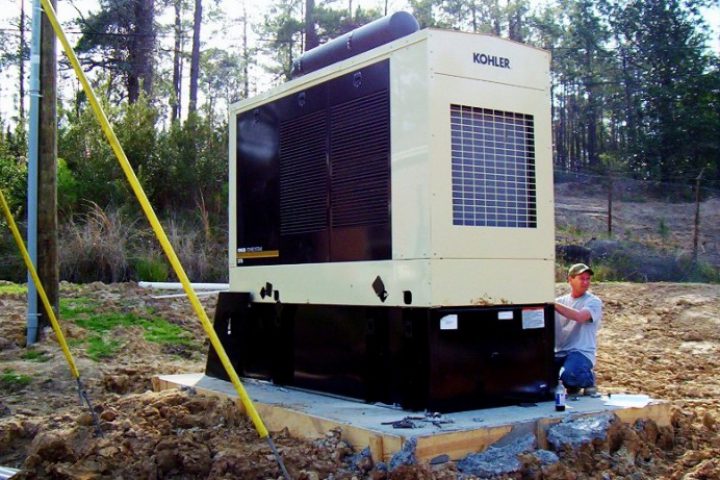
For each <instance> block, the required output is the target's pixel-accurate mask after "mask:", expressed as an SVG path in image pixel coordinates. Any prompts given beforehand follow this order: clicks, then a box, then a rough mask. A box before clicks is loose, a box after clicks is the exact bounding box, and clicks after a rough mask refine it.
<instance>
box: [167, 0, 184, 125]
mask: <svg viewBox="0 0 720 480" xmlns="http://www.w3.org/2000/svg"><path fill="white" fill-rule="evenodd" d="M181 114H182V0H175V50H174V51H173V103H172V114H171V118H170V120H172V121H176V120H180V115H181Z"/></svg>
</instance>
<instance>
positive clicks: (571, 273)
mask: <svg viewBox="0 0 720 480" xmlns="http://www.w3.org/2000/svg"><path fill="white" fill-rule="evenodd" d="M585 272H588V273H589V274H590V275H593V271H592V268H590V267H588V266H587V265H585V264H584V263H576V264H575V265H573V266H572V267H570V268H569V269H568V277H575V276H577V275H580V274H581V273H585Z"/></svg>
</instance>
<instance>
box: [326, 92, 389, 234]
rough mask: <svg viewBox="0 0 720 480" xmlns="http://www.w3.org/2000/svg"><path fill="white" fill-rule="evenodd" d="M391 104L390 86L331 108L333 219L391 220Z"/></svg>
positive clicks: (347, 222)
mask: <svg viewBox="0 0 720 480" xmlns="http://www.w3.org/2000/svg"><path fill="white" fill-rule="evenodd" d="M389 122H390V106H389V95H388V91H387V90H383V91H380V92H377V93H375V94H372V95H368V96H367V97H363V98H360V99H357V100H353V101H350V102H347V103H344V104H341V105H337V106H335V107H333V108H332V109H331V112H330V128H331V131H330V164H331V168H332V173H331V177H332V192H331V205H332V224H333V226H334V227H351V226H358V225H381V224H386V223H389V221H390V219H389V214H390V210H389V203H390V125H389Z"/></svg>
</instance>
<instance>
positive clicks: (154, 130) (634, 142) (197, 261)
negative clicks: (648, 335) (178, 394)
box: [0, 0, 720, 281]
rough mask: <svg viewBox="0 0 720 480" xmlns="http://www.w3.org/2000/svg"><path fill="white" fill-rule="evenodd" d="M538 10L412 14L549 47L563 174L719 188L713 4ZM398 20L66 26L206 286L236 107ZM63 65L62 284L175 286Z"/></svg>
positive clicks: (14, 134)
mask: <svg viewBox="0 0 720 480" xmlns="http://www.w3.org/2000/svg"><path fill="white" fill-rule="evenodd" d="M534 5H535V4H534V3H533V4H532V5H531V3H530V2H529V1H528V0H444V1H440V0H410V1H409V2H408V5H407V10H409V11H410V12H412V13H413V14H414V15H415V17H416V18H417V19H418V20H419V22H420V23H421V26H422V27H435V28H451V29H458V30H464V31H473V32H483V33H491V34H494V35H498V36H501V37H505V38H510V39H513V40H516V41H519V42H523V43H527V44H530V45H534V46H537V47H541V48H544V49H547V50H549V51H551V53H552V58H553V60H552V62H553V63H552V100H553V101H552V106H553V110H552V121H553V135H554V145H555V152H554V162H555V164H556V167H557V168H559V169H562V170H566V171H567V170H569V171H594V172H596V173H599V174H605V175H622V176H626V177H632V178H636V179H639V180H645V181H655V182H658V185H662V182H675V183H678V182H679V183H683V182H687V184H688V185H693V184H694V183H695V180H696V178H697V177H698V176H699V175H701V174H702V181H703V185H705V186H708V187H713V188H720V68H719V67H720V65H719V58H718V55H717V53H716V52H713V51H712V49H711V48H710V47H709V40H710V39H709V35H710V32H709V29H708V26H707V25H706V24H705V22H704V20H703V17H702V11H703V8H709V7H713V8H718V6H717V3H716V1H713V0H686V1H678V0H596V1H589V0H556V1H555V2H550V3H548V4H547V5H543V6H541V7H538V6H534ZM13 6H14V8H17V10H18V14H17V16H16V17H15V18H13V19H12V20H11V21H9V22H5V24H4V25H0V67H2V69H3V70H5V71H6V72H8V71H12V72H16V73H15V74H14V75H15V82H14V86H10V85H7V82H6V84H5V85H3V87H2V90H3V91H4V92H6V93H7V92H8V91H12V98H13V101H14V104H15V105H16V109H15V111H16V112H17V113H16V114H15V115H10V116H8V117H7V118H2V117H0V128H1V129H2V130H1V131H2V133H1V134H0V186H1V187H2V188H3V191H4V192H5V193H6V195H7V196H8V197H9V199H10V201H11V204H12V206H13V210H14V212H15V213H16V215H17V216H18V218H19V219H22V218H23V215H24V202H25V175H26V173H25V172H26V157H27V153H26V151H27V148H26V137H27V126H26V123H27V118H26V110H27V103H28V100H27V97H28V93H27V85H28V78H27V75H28V72H29V36H30V32H29V28H30V18H29V15H30V14H31V13H32V12H30V8H29V4H28V5H24V4H23V2H20V1H17V0H16V1H14V2H13ZM21 7H22V8H21ZM59 8H60V9H62V8H65V9H67V8H71V7H70V6H68V5H67V4H62V3H61V4H60V7H59ZM388 8H389V5H388V3H387V1H385V2H384V3H378V4H377V7H376V8H366V7H361V6H358V5H356V4H355V5H354V4H353V2H352V0H347V2H339V1H337V0H335V1H331V0H328V1H320V0H317V1H316V0H276V1H275V2H273V3H272V5H270V6H269V7H267V9H266V10H264V11H259V10H258V7H257V6H255V4H254V3H253V2H233V3H232V4H228V5H225V4H223V3H222V2H221V3H216V2H203V0H194V1H193V2H189V1H187V0H166V1H164V2H160V1H155V0H113V1H109V0H99V3H98V5H97V9H96V10H94V11H93V12H91V13H89V14H78V16H77V18H75V19H74V20H73V21H72V22H70V23H66V25H65V26H66V29H67V31H68V33H69V34H70V36H71V38H72V39H73V41H74V43H75V47H76V49H77V52H78V55H79V57H80V58H81V61H82V63H83V65H84V68H85V69H86V71H88V72H89V74H90V76H91V79H92V82H93V84H94V87H95V89H96V92H97V93H99V94H100V96H101V97H102V98H103V101H104V103H105V107H106V111H107V113H108V116H109V118H110V120H111V122H112V123H113V125H114V126H115V129H116V132H117V134H118V136H119V138H120V141H121V142H122V144H123V147H124V149H125V151H126V153H127V154H128V157H129V158H130V160H131V162H132V164H133V165H134V167H135V169H136V170H137V172H138V176H139V178H140V179H141V182H142V183H143V185H144V187H145V189H146V191H147V193H148V196H149V197H150V199H151V201H152V202H153V205H154V207H155V208H156V210H157V211H158V212H159V214H160V215H161V217H162V218H164V219H165V223H166V225H167V226H168V228H169V230H170V232H171V237H173V239H174V241H175V242H176V246H178V245H179V246H180V247H181V248H179V250H180V255H181V258H182V259H183V260H184V263H185V264H186V266H187V265H189V266H190V267H189V268H188V269H189V271H190V273H191V277H193V279H194V280H206V279H215V280H218V279H223V278H224V276H225V275H226V266H225V264H226V262H227V260H226V254H225V253H224V248H225V242H226V237H225V235H226V232H227V214H226V209H227V207H226V203H227V120H226V115H225V112H226V108H227V105H228V104H229V103H231V102H233V101H237V100H239V99H242V98H247V97H249V96H252V95H254V94H255V93H257V92H259V91H263V90H266V89H267V88H269V87H270V86H272V85H274V84H279V83H282V82H284V81H286V80H287V79H288V77H289V72H290V69H291V65H292V61H293V59H295V58H297V57H298V56H299V55H300V54H301V53H302V52H303V51H304V50H307V49H310V48H312V47H314V46H316V45H318V44H320V43H323V42H324V41H326V40H328V39H330V38H333V37H336V36H338V35H340V34H342V33H344V32H347V31H349V30H352V29H353V28H356V27H358V26H360V25H363V24H365V23H367V22H368V21H371V20H373V19H375V18H379V17H381V16H383V15H384V14H386V13H390V12H388ZM248 10H250V11H248ZM716 35H717V34H716ZM59 59H60V61H61V67H60V79H59V89H60V91H59V98H60V105H59V106H58V111H59V112H60V113H59V132H58V139H59V140H58V155H59V157H60V162H59V171H58V197H59V198H58V204H59V209H60V223H61V225H62V226H63V227H62V231H61V232H60V234H61V241H60V249H61V252H60V258H61V276H62V278H66V279H69V280H75V281H81V280H89V279H101V280H106V281H117V280H124V279H127V278H138V277H146V278H148V277H152V278H153V279H164V278H162V277H167V276H168V275H169V274H168V272H167V267H166V265H165V264H164V261H163V260H162V259H161V258H160V255H159V253H158V251H157V247H155V246H154V245H155V244H154V242H153V241H152V239H151V238H149V237H148V235H147V234H140V233H137V232H140V231H144V230H145V229H144V226H145V223H144V220H140V212H139V209H138V207H137V206H136V205H135V201H134V198H132V195H131V192H130V191H129V188H128V187H127V186H126V184H125V180H124V177H123V176H122V173H121V171H120V169H119V167H118V166H117V163H116V161H115V159H114V157H113V154H112V151H111V149H110V147H109V146H108V145H107V143H106V141H105V139H104V137H103V135H102V134H101V132H100V129H99V127H98V126H97V125H96V122H95V120H94V118H93V116H92V112H91V111H90V109H89V105H88V103H87V101H86V99H85V96H84V94H83V93H82V92H81V91H79V90H78V85H77V83H76V82H75V81H74V79H73V74H72V72H71V71H69V69H68V67H67V65H66V63H65V61H64V57H63V56H62V54H61V53H60V54H59ZM187 79H189V82H188V85H184V84H183V82H185V81H186V80H187ZM185 102H187V105H185ZM673 191H676V190H673ZM688 191H691V190H690V189H688ZM664 193H667V192H663V189H662V188H659V189H658V192H657V194H658V195H662V194H664ZM139 227H143V228H139ZM2 238H3V240H2V241H1V242H0V277H3V276H4V277H8V276H10V275H12V276H16V274H17V272H20V273H19V276H20V277H22V276H23V274H22V273H21V272H22V268H21V267H18V268H17V270H16V269H15V267H16V266H17V262H16V260H15V259H14V258H15V256H14V255H15V254H14V251H13V248H14V247H12V245H9V241H10V239H9V235H5V232H3V234H2ZM8 245H9V246H8ZM71 245H72V248H71ZM3 271H5V272H6V273H4V274H3ZM7 272H11V273H7Z"/></svg>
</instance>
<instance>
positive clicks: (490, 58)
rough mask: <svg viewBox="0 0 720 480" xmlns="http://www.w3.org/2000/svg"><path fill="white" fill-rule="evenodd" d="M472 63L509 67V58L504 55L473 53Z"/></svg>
mask: <svg viewBox="0 0 720 480" xmlns="http://www.w3.org/2000/svg"><path fill="white" fill-rule="evenodd" d="M473 63H479V64H480V65H490V66H491V67H497V68H510V59H509V58H505V57H497V56H495V55H486V54H484V53H473Z"/></svg>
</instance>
